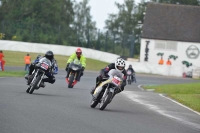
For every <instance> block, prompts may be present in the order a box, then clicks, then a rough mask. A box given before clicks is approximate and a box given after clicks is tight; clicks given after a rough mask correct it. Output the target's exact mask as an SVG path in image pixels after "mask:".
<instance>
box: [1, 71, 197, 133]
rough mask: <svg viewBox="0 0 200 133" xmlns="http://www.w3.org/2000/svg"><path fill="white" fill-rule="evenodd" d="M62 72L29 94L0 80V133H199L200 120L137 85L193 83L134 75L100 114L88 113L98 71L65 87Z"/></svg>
mask: <svg viewBox="0 0 200 133" xmlns="http://www.w3.org/2000/svg"><path fill="white" fill-rule="evenodd" d="M65 75H66V73H65V71H64V70H60V71H59V74H58V75H56V82H55V84H53V85H52V84H48V83H46V87H45V88H41V89H39V90H35V91H34V93H33V94H27V93H26V92H25V91H26V89H27V87H28V86H27V85H26V82H25V79H24V78H10V77H5V78H0V133H200V115H199V114H198V113H195V112H193V111H191V110H189V109H187V108H185V107H183V106H181V105H179V104H177V103H175V102H173V101H171V100H169V99H167V98H165V97H163V96H161V95H160V94H158V93H154V92H148V91H144V90H142V89H141V88H139V87H138V85H141V84H151V85H153V84H171V83H173V84H174V83H186V82H198V80H192V79H182V78H174V77H163V76H155V75H144V74H137V75H136V76H137V83H134V84H132V85H127V86H126V87H125V91H124V92H122V93H120V94H118V95H116V97H115V98H114V99H113V101H112V102H111V103H110V104H109V105H108V106H107V107H106V109H105V110H104V111H100V110H99V109H98V106H97V107H96V108H95V109H93V108H90V101H91V95H90V94H89V92H90V89H91V88H92V87H93V86H94V84H95V78H96V76H97V75H98V72H92V71H85V73H84V76H83V77H82V78H81V82H79V83H77V84H76V86H75V87H74V88H73V89H69V88H67V84H66V82H65V78H64V77H65Z"/></svg>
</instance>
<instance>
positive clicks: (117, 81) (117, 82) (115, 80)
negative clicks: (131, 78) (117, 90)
mask: <svg viewBox="0 0 200 133" xmlns="http://www.w3.org/2000/svg"><path fill="white" fill-rule="evenodd" d="M112 83H114V84H116V85H118V84H119V83H120V79H119V78H118V77H114V78H113V79H112Z"/></svg>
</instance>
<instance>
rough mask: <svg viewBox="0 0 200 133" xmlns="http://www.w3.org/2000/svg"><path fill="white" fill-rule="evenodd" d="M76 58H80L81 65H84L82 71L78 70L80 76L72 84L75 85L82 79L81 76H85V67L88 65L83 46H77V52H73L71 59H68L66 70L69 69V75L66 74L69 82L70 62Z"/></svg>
mask: <svg viewBox="0 0 200 133" xmlns="http://www.w3.org/2000/svg"><path fill="white" fill-rule="evenodd" d="M75 59H78V60H79V61H80V63H81V65H82V69H81V71H79V72H78V75H79V76H76V79H75V81H74V83H73V84H72V85H75V84H76V83H77V82H78V81H80V78H81V76H83V71H84V69H85V67H86V58H85V56H84V55H83V54H82V50H81V48H77V49H76V51H75V53H73V54H72V55H71V56H70V57H69V59H68V61H67V66H66V68H65V70H66V71H67V76H66V81H67V82H69V79H68V78H69V72H70V70H69V64H70V63H71V62H72V61H74V60H75Z"/></svg>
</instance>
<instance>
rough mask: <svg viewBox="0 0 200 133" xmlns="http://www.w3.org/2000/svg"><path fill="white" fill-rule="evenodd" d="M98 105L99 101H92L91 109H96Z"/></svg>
mask: <svg viewBox="0 0 200 133" xmlns="http://www.w3.org/2000/svg"><path fill="white" fill-rule="evenodd" d="M97 104H98V101H97V100H96V101H95V100H92V101H91V103H90V107H91V108H95V107H96V106H97Z"/></svg>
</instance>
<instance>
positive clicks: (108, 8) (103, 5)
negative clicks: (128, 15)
mask: <svg viewBox="0 0 200 133" xmlns="http://www.w3.org/2000/svg"><path fill="white" fill-rule="evenodd" d="M76 1H77V2H79V1H82V0H76ZM115 1H116V2H118V3H123V2H124V0H90V2H89V5H90V6H91V15H92V17H93V20H94V21H96V27H97V28H99V29H103V27H104V26H105V20H106V19H107V18H108V14H109V13H117V12H118V9H117V7H116V6H115ZM135 1H139V0H135Z"/></svg>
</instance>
